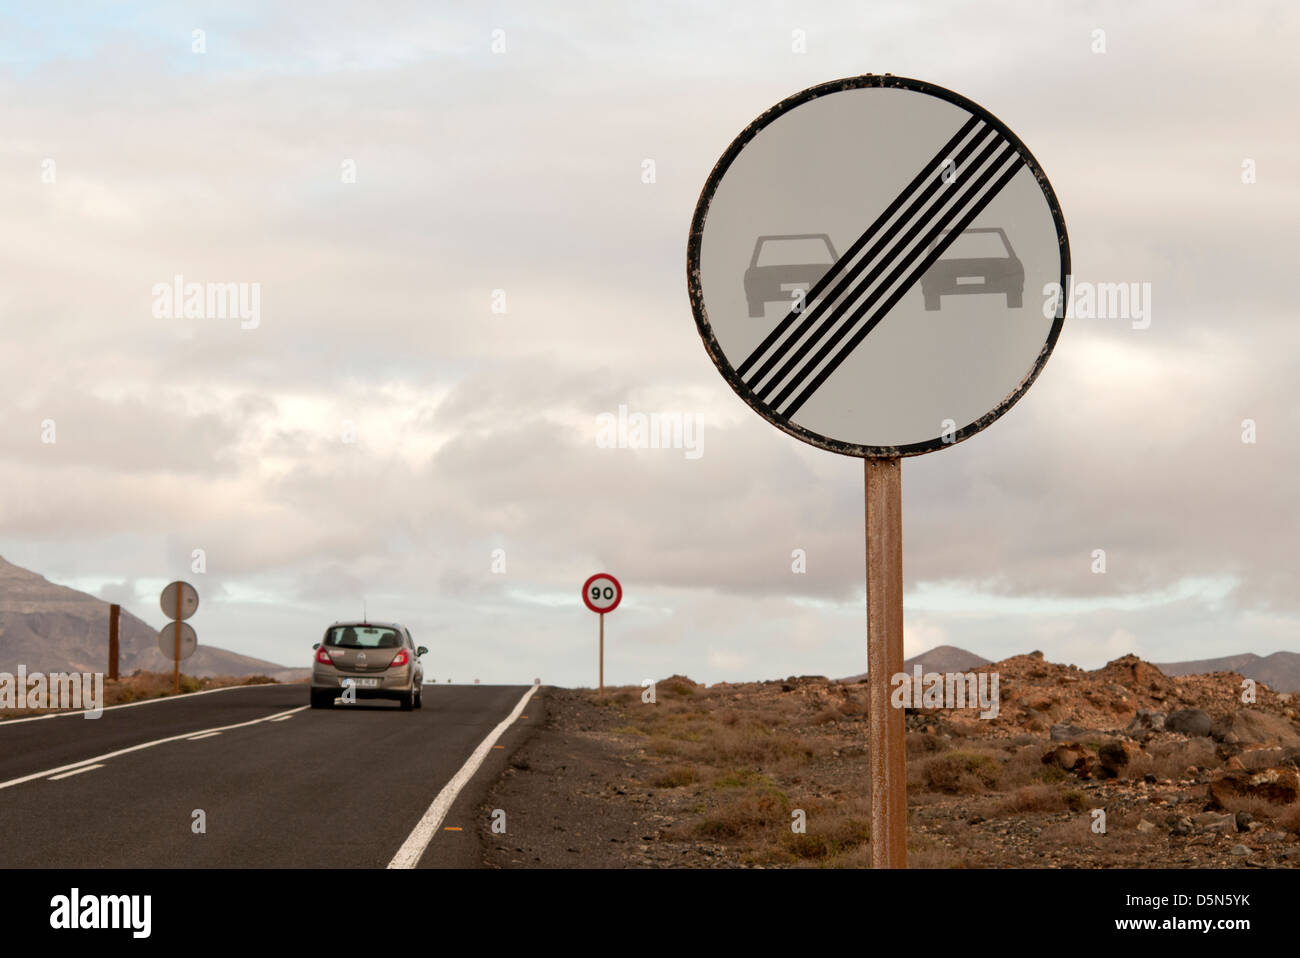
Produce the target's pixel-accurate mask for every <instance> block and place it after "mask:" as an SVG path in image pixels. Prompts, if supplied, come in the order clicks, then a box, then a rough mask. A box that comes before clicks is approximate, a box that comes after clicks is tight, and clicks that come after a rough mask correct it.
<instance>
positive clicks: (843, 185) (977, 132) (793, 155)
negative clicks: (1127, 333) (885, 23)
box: [687, 76, 1070, 457]
mask: <svg viewBox="0 0 1300 958" xmlns="http://www.w3.org/2000/svg"><path fill="white" fill-rule="evenodd" d="M1069 271H1070V253H1069V242H1068V239H1067V237H1066V232H1065V222H1064V220H1063V218H1062V216H1061V211H1060V208H1059V205H1058V203H1057V200H1056V196H1055V194H1054V193H1053V192H1052V188H1051V185H1050V184H1049V183H1048V182H1047V177H1046V176H1045V175H1044V174H1043V171H1042V169H1041V168H1040V167H1039V165H1038V163H1037V161H1036V160H1035V159H1034V158H1033V156H1032V155H1031V154H1030V152H1029V150H1028V149H1027V148H1026V147H1025V145H1024V144H1023V143H1021V142H1020V140H1019V139H1018V138H1017V137H1016V135H1015V134H1014V133H1012V132H1011V131H1010V130H1009V129H1008V128H1007V127H1006V125H1005V124H1003V123H1002V122H1001V121H1000V120H998V119H997V118H996V117H994V116H993V115H992V114H990V113H989V112H988V111H987V110H985V109H983V108H982V107H980V106H978V105H977V104H975V103H973V102H971V101H970V100H968V99H966V98H965V97H962V96H959V95H958V94H956V93H953V92H951V91H949V90H945V89H943V88H941V87H936V86H933V85H931V84H928V83H923V82H921V81H919V80H909V79H904V78H902V77H893V76H861V77H852V78H849V79H845V80H836V81H834V82H831V83H824V84H822V85H820V86H816V87H812V88H810V89H808V90H805V91H803V92H802V93H799V94H797V95H795V96H792V97H790V98H789V99H787V100H783V101H782V102H780V103H778V104H777V105H776V106H774V107H772V109H770V110H768V111H767V112H766V113H764V114H763V115H762V116H760V117H759V118H758V119H756V120H755V121H754V122H753V123H751V124H750V125H749V126H748V127H746V128H745V130H744V131H743V132H742V133H741V134H740V135H739V136H738V137H736V139H735V141H734V142H733V143H732V144H731V146H729V147H728V148H727V151H726V152H725V153H724V154H723V156H722V158H721V159H720V160H719V161H718V163H717V165H716V166H715V167H714V169H713V172H712V173H711V174H710V175H709V178H708V181H707V183H706V184H705V186H704V191H703V193H702V194H701V196H700V201H699V204H698V205H697V206H696V209H695V216H694V219H693V220H692V222H691V234H690V241H689V245H688V250H687V280H688V284H689V291H690V298H691V307H692V310H693V311H694V313H695V320H696V324H697V326H698V327H699V332H700V336H701V337H702V338H703V340H704V345H705V348H706V349H707V350H708V352H709V355H710V356H711V357H712V359H713V361H714V363H715V364H716V365H717V367H718V369H719V371H720V372H721V373H722V375H723V376H724V377H725V378H726V380H727V382H728V383H730V384H731V387H732V388H733V389H734V390H735V391H736V392H737V393H738V394H739V395H740V396H741V398H743V399H744V400H745V402H747V403H748V404H749V405H750V406H752V407H753V408H754V409H755V410H756V411H757V412H758V413H760V414H761V415H762V416H763V417H764V418H766V419H767V420H768V421H769V422H771V423H772V424H773V425H775V426H777V427H778V428H780V429H783V430H784V431H786V432H787V433H789V434H790V435H792V436H795V437H797V438H799V439H802V440H803V441H805V442H809V443H812V444H813V445H815V446H819V447H821V448H823V449H829V450H831V451H833V452H838V453H843V454H845V455H853V456H870V457H893V456H910V455H916V454H918V453H924V452H930V451H932V450H936V449H941V448H943V447H944V446H946V445H951V444H953V443H955V442H959V441H961V440H963V439H966V438H968V437H970V436H972V435H974V434H975V433H977V432H979V431H980V430H981V429H984V428H985V427H986V426H988V425H989V424H990V423H992V422H993V421H994V420H996V419H997V418H998V417H1000V416H1001V415H1002V414H1003V413H1005V412H1006V411H1007V410H1008V409H1009V408H1011V406H1012V405H1013V404H1014V403H1015V402H1016V400H1017V399H1019V398H1020V396H1021V395H1023V394H1024V392H1025V390H1026V389H1028V388H1029V385H1030V384H1031V383H1032V382H1033V381H1034V379H1035V377H1037V375H1038V373H1039V372H1040V371H1041V370H1042V368H1043V365H1044V363H1046V361H1047V357H1048V355H1049V354H1050V353H1051V351H1052V347H1053V345H1054V344H1055V343H1056V339H1057V336H1058V335H1059V334H1060V331H1061V325H1062V322H1063V319H1064V311H1065V303H1066V302H1067V300H1068V289H1067V284H1068V281H1069V280H1068V276H1069Z"/></svg>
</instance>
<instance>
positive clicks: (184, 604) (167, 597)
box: [158, 582, 199, 655]
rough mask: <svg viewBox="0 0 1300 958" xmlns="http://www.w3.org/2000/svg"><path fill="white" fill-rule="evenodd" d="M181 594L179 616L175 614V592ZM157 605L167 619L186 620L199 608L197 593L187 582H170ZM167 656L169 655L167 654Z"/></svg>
mask: <svg viewBox="0 0 1300 958" xmlns="http://www.w3.org/2000/svg"><path fill="white" fill-rule="evenodd" d="M177 590H180V594H181V614H180V615H179V616H178V615H177V614H176V592H177ZM158 604H159V605H160V606H162V610H163V614H164V615H166V616H167V618H169V619H188V618H189V617H190V616H192V615H193V614H194V613H195V612H196V611H197V610H198V607H199V593H198V592H197V591H196V590H195V588H194V586H192V585H190V584H189V583H188V582H172V583H170V584H169V585H167V586H166V587H165V588H164V589H163V590H162V598H161V599H159V601H158ZM168 654H169V655H170V654H171V653H168Z"/></svg>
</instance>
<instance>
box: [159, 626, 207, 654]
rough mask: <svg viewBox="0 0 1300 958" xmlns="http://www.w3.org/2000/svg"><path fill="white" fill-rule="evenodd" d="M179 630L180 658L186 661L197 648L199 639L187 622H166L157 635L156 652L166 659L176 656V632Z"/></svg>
mask: <svg viewBox="0 0 1300 958" xmlns="http://www.w3.org/2000/svg"><path fill="white" fill-rule="evenodd" d="M178 628H179V629H180V630H181V658H182V659H188V658H189V657H190V656H191V655H193V654H194V650H195V649H197V648H198V647H199V637H198V636H197V635H195V634H194V626H192V625H190V624H189V623H188V622H168V623H167V624H166V625H164V626H163V627H162V629H161V630H160V631H159V633H158V651H159V652H161V653H162V654H163V655H165V656H166V657H167V658H169V659H171V658H175V655H176V630H177V629H178Z"/></svg>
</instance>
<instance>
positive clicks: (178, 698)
mask: <svg viewBox="0 0 1300 958" xmlns="http://www.w3.org/2000/svg"><path fill="white" fill-rule="evenodd" d="M297 684H300V683H297V682H267V683H265V684H262V685H223V686H222V687H221V688H219V689H204V690H203V691H202V692H186V693H185V694H184V695H163V696H160V697H159V698H156V699H141V700H140V701H138V702H123V703H122V704H121V705H105V706H104V711H105V712H111V711H113V709H133V708H135V707H136V706H137V705H157V704H158V703H159V702H184V701H185V700H186V699H189V698H193V697H194V696H196V695H212V694H213V693H215V692H233V691H234V690H235V689H273V688H284V687H285V686H286V685H297ZM88 711H90V710H89V709H77V710H76V711H73V712H66V711H65V712H50V713H49V714H47V715H25V716H23V717H22V718H16V719H5V720H4V721H3V722H0V725H17V724H18V723H19V722H42V721H44V720H45V719H52V718H62V717H63V716H65V715H85V714H86V713H87V712H88Z"/></svg>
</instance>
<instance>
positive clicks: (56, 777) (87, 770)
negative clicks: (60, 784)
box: [49, 764, 104, 782]
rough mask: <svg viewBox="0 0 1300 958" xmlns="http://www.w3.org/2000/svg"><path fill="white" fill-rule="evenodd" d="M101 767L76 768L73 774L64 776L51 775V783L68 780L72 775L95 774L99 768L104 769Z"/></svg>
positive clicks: (67, 773) (66, 773)
mask: <svg viewBox="0 0 1300 958" xmlns="http://www.w3.org/2000/svg"><path fill="white" fill-rule="evenodd" d="M103 767H104V766H103V765H102V764H101V765H84V766H82V767H81V768H74V769H73V770H72V771H71V772H64V773H63V774H62V775H51V776H50V779H49V780H50V781H51V782H57V781H58V780H59V779H61V778H67V777H68V776H70V775H80V774H81V773H82V772H93V771H94V770H95V769H97V768H103Z"/></svg>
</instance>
